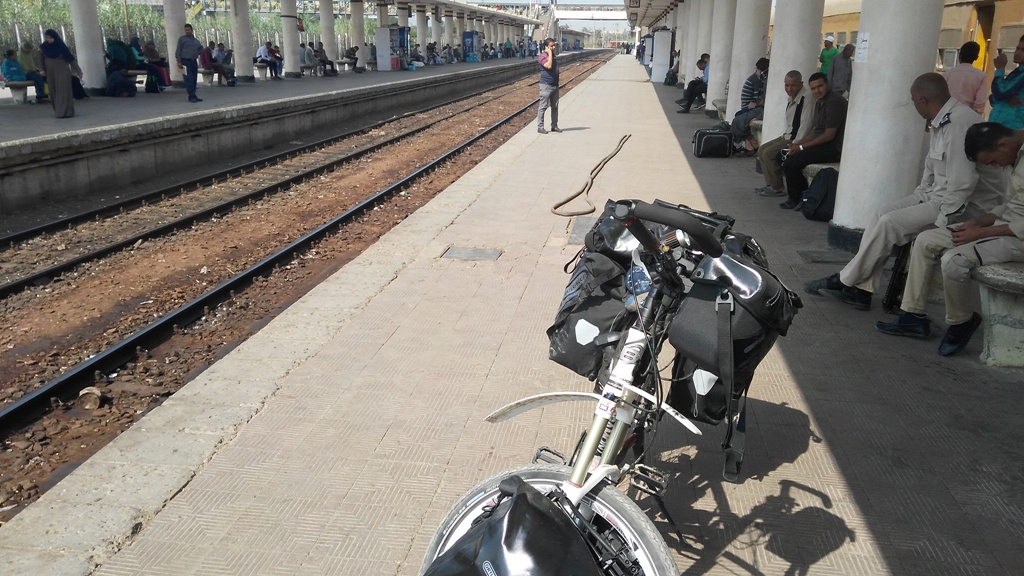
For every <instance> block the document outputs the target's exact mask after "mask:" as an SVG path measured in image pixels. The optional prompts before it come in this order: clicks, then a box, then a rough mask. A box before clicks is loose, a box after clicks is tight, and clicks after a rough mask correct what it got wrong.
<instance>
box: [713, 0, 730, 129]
mask: <svg viewBox="0 0 1024 576" xmlns="http://www.w3.org/2000/svg"><path fill="white" fill-rule="evenodd" d="M735 29H736V0H718V1H717V2H716V3H715V14H714V18H713V19H712V21H711V50H710V51H709V52H710V53H711V69H710V70H708V97H707V102H708V109H709V110H710V109H711V103H712V102H714V101H715V100H719V99H722V98H725V86H726V84H727V83H728V82H729V68H730V67H731V65H732V42H733V32H734V31H735Z"/></svg>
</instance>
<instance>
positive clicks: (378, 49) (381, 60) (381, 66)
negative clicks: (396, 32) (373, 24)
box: [373, 2, 391, 72]
mask: <svg viewBox="0 0 1024 576" xmlns="http://www.w3.org/2000/svg"><path fill="white" fill-rule="evenodd" d="M376 6H377V28H376V33H375V34H374V41H373V47H374V50H375V53H374V54H373V59H374V60H376V61H377V70H383V71H385V72H388V71H390V70H391V31H390V30H389V29H388V6H387V4H384V3H383V2H381V3H379V4H377V5H376Z"/></svg>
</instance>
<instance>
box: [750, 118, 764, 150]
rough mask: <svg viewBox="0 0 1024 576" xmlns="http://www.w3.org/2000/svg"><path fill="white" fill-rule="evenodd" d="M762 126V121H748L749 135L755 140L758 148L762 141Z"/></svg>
mask: <svg viewBox="0 0 1024 576" xmlns="http://www.w3.org/2000/svg"><path fill="white" fill-rule="evenodd" d="M763 125H764V120H751V121H750V134H751V135H752V136H753V137H754V140H757V145H758V146H760V145H761V143H762V142H764V140H762V139H761V127H762V126H763Z"/></svg>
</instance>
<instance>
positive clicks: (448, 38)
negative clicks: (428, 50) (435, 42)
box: [444, 14, 456, 48]
mask: <svg viewBox="0 0 1024 576" xmlns="http://www.w3.org/2000/svg"><path fill="white" fill-rule="evenodd" d="M444 43H445V44H447V45H448V46H451V47H452V48H454V47H455V44H456V43H455V16H454V15H453V14H445V15H444Z"/></svg>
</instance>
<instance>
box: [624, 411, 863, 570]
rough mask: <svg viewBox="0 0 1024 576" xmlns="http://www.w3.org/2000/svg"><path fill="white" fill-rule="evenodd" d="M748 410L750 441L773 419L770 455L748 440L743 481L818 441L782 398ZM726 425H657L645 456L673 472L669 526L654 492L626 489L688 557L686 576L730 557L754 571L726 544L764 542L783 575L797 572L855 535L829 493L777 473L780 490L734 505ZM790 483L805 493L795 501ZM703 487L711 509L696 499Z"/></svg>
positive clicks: (739, 545)
mask: <svg viewBox="0 0 1024 576" xmlns="http://www.w3.org/2000/svg"><path fill="white" fill-rule="evenodd" d="M747 410H748V417H749V416H751V415H752V416H753V420H754V421H749V420H748V423H747V433H748V440H749V438H750V434H751V433H752V432H755V430H757V426H758V423H762V422H763V423H772V424H771V425H767V426H766V427H765V428H766V430H765V431H764V432H763V436H764V440H765V443H767V445H768V447H769V449H770V451H771V457H770V458H769V457H767V455H764V454H757V453H756V452H754V451H753V450H752V449H753V446H754V443H753V442H749V441H748V444H747V446H748V449H747V453H746V457H745V459H744V468H743V469H742V470H741V478H740V481H741V482H742V481H762V480H764V479H765V478H766V477H767V476H768V475H769V474H770V473H771V472H772V471H774V470H776V469H777V468H778V467H779V466H781V465H783V464H788V463H793V462H795V461H796V460H797V458H799V457H800V455H802V454H803V453H805V452H806V451H807V449H808V447H809V445H810V442H812V441H814V442H821V438H819V437H818V436H817V435H816V434H815V433H814V432H813V431H812V430H811V428H810V419H809V418H808V417H807V415H806V414H804V413H803V412H801V411H799V410H796V409H793V408H791V407H789V406H787V405H786V404H784V403H783V404H773V403H770V402H765V401H762V400H757V399H753V398H748V400H747ZM777 423H782V424H783V425H776V424H777ZM724 427H725V424H720V425H719V426H717V427H710V426H707V425H701V429H702V432H703V433H704V435H703V436H700V437H695V436H693V435H692V434H689V433H688V432H682V431H681V430H682V428H681V427H677V426H673V427H672V428H671V430H664V429H663V430H661V431H659V433H658V434H659V437H658V438H657V439H655V440H654V443H653V445H652V446H651V447H650V448H649V449H648V451H647V453H648V455H649V456H648V458H646V461H647V463H648V464H649V465H652V466H654V467H655V468H658V469H661V470H663V471H664V472H666V473H667V474H668V475H669V476H671V477H672V479H671V483H670V484H669V487H668V492H667V493H666V494H665V496H664V498H663V502H664V504H665V505H666V507H667V511H668V513H669V514H670V515H671V517H672V519H673V520H674V522H675V524H676V525H675V526H673V525H672V523H670V522H669V520H668V519H667V518H666V516H665V514H664V513H663V512H662V510H660V509H659V506H658V505H657V504H656V502H655V501H654V499H653V498H650V497H646V495H645V494H643V493H640V492H639V491H637V490H632V491H631V495H632V496H633V497H634V498H635V499H636V501H637V503H638V504H640V506H641V507H643V508H646V509H647V512H648V514H649V516H651V517H652V518H654V521H655V524H656V525H657V527H658V529H659V531H660V532H661V534H662V536H663V537H664V538H665V541H666V542H667V543H668V544H669V547H671V548H674V549H676V550H677V551H679V552H680V553H681V554H682V556H683V557H684V558H685V559H686V560H688V561H690V562H692V564H690V565H689V566H688V567H687V568H686V569H685V570H684V571H683V575H684V576H694V575H699V574H706V573H707V572H709V571H710V570H711V569H713V568H714V567H715V566H717V565H719V564H722V563H728V564H729V565H730V568H732V569H733V571H734V572H740V573H748V574H752V575H760V574H762V573H761V571H760V570H759V569H758V568H757V567H756V566H754V565H752V564H750V563H749V562H748V561H746V560H745V559H743V558H742V557H740V556H739V555H738V554H736V553H735V552H733V551H732V550H731V549H730V548H732V549H735V548H741V549H742V548H748V547H760V548H763V549H764V550H767V551H768V552H770V553H772V554H773V555H775V556H777V557H778V558H781V559H783V560H785V561H786V562H789V564H790V566H789V568H788V569H787V571H786V574H787V575H793V576H801V575H805V574H807V572H808V570H809V568H810V566H812V565H813V564H814V563H816V562H818V561H820V560H821V559H822V558H824V557H825V556H827V555H829V554H831V553H832V552H833V551H835V550H837V549H838V548H839V547H840V546H842V545H843V544H844V543H845V542H846V541H847V540H850V541H851V542H852V541H854V540H855V539H856V534H855V533H854V532H853V531H852V530H851V529H850V528H849V527H848V526H847V524H846V521H845V520H843V519H842V518H841V517H839V516H837V515H835V514H833V513H831V512H829V511H828V510H827V509H829V508H832V500H831V498H829V497H828V495H827V494H825V493H824V492H822V491H820V490H818V489H815V488H814V487H811V486H807V485H805V484H802V483H799V482H795V481H793V480H780V481H779V482H778V485H779V493H778V494H777V495H774V494H773V495H770V496H767V497H765V498H764V501H762V502H761V503H759V504H756V505H755V506H753V507H752V508H750V511H749V512H748V513H746V514H740V513H737V512H734V511H733V509H732V508H733V507H732V505H731V504H730V502H729V498H728V494H727V491H726V488H725V486H728V484H729V483H727V482H725V481H724V480H723V479H722V462H723V460H724V455H723V453H722V450H721V446H720V444H719V443H720V442H721V438H722V436H723V435H724V432H725V429H724ZM684 434H685V436H684ZM683 443H686V444H689V445H681V444H683ZM794 488H796V489H799V492H802V493H803V497H802V498H801V499H800V500H798V498H797V494H794V492H795V491H794ZM709 494H710V495H711V497H712V499H713V501H714V504H715V506H714V509H708V506H707V505H706V504H703V503H702V505H698V503H699V502H700V501H701V500H703V499H704V498H705V497H706V496H708V495H709ZM808 495H809V496H812V497H814V498H813V501H808V498H807V497H806V496H808ZM819 505H820V506H819Z"/></svg>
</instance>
